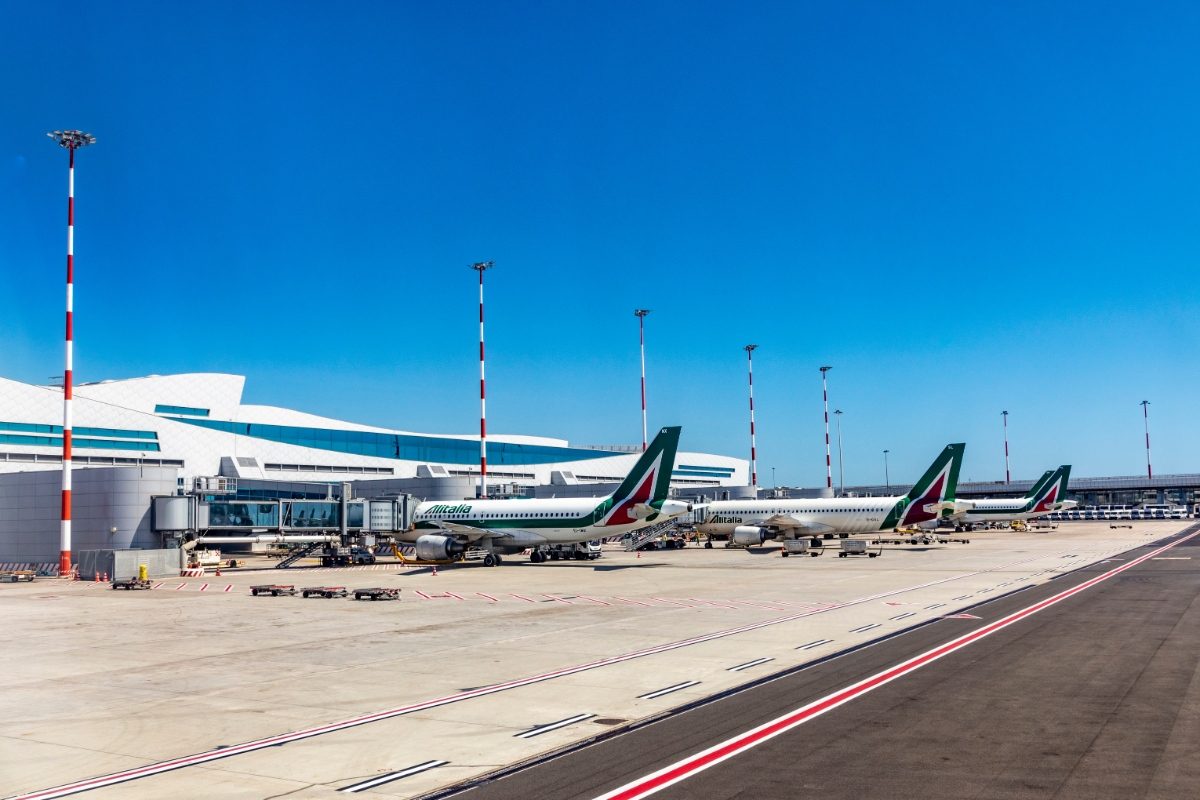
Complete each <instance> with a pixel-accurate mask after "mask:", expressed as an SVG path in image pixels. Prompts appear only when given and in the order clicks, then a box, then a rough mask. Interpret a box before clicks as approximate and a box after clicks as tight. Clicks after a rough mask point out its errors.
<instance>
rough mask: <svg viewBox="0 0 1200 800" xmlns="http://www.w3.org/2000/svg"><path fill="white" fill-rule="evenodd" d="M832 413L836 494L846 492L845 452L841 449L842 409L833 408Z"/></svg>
mask: <svg viewBox="0 0 1200 800" xmlns="http://www.w3.org/2000/svg"><path fill="white" fill-rule="evenodd" d="M833 415H834V416H835V417H837V433H838V495H839V496H841V495H845V494H846V454H845V451H843V450H842V410H841V409H840V408H835V409H834V410H833Z"/></svg>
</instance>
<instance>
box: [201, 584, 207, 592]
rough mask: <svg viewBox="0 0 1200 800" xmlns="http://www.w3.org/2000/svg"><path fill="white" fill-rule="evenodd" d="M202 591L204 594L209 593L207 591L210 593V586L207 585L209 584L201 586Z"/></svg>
mask: <svg viewBox="0 0 1200 800" xmlns="http://www.w3.org/2000/svg"><path fill="white" fill-rule="evenodd" d="M200 591H202V592H207V591H208V584H207V583H205V584H203V585H201V587H200Z"/></svg>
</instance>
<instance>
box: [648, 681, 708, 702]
mask: <svg viewBox="0 0 1200 800" xmlns="http://www.w3.org/2000/svg"><path fill="white" fill-rule="evenodd" d="M699 685H700V681H684V682H683V683H677V684H675V685H674V686H668V687H667V688H665V689H657V690H655V691H653V692H648V693H646V694H639V695H638V700H653V699H655V698H656V697H662V696H663V695H665V694H671V693H672V692H678V691H680V690H682V689H687V688H689V687H692V686H699Z"/></svg>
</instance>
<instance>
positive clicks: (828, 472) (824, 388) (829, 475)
mask: <svg viewBox="0 0 1200 800" xmlns="http://www.w3.org/2000/svg"><path fill="white" fill-rule="evenodd" d="M831 369H833V367H821V394H822V395H823V396H824V399H825V488H827V489H830V490H832V489H833V464H832V461H831V460H830V458H829V383H828V381H827V380H826V377H825V376H826V375H827V374H828V373H829V370H831Z"/></svg>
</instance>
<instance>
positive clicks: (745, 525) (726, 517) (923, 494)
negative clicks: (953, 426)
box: [696, 444, 966, 547]
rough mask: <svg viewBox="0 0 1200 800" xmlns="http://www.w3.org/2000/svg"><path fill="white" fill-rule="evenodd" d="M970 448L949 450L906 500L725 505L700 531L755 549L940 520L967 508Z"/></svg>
mask: <svg viewBox="0 0 1200 800" xmlns="http://www.w3.org/2000/svg"><path fill="white" fill-rule="evenodd" d="M965 449H966V445H964V444H951V445H947V446H946V449H945V450H943V451H942V453H941V455H939V456H938V457H937V460H935V461H934V462H933V464H931V465H930V467H929V469H927V470H926V471H925V474H924V475H922V476H921V480H919V481H917V483H916V485H915V486H913V488H912V491H910V492H909V493H908V494H906V495H904V496H903V497H838V498H818V499H812V500H769V499H768V500H719V501H717V502H714V503H710V504H709V505H708V507H707V508H706V509H705V517H704V521H703V522H701V523H700V524H699V525H697V526H696V528H697V530H699V531H700V532H701V533H705V534H709V535H713V536H729V537H730V539H731V541H732V543H733V544H735V545H740V546H742V547H749V546H752V545H758V544H762V543H763V542H764V541H766V540H767V539H779V540H783V539H800V538H803V537H806V536H813V537H817V536H824V535H826V534H829V535H834V534H839V535H846V534H851V533H867V532H874V531H884V530H891V529H893V528H898V527H901V526H905V525H915V524H917V523H919V522H927V521H929V520H935V519H938V518H939V517H940V516H941V515H942V514H943V512H946V511H961V510H963V509H964V508H965V504H961V503H956V502H955V499H954V492H955V489H956V488H957V486H958V471H959V469H960V468H961V467H962V458H963V451H964V450H965Z"/></svg>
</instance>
